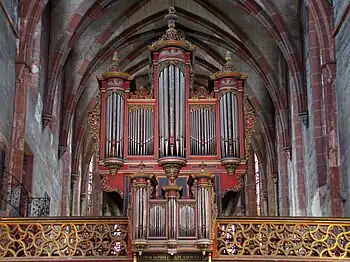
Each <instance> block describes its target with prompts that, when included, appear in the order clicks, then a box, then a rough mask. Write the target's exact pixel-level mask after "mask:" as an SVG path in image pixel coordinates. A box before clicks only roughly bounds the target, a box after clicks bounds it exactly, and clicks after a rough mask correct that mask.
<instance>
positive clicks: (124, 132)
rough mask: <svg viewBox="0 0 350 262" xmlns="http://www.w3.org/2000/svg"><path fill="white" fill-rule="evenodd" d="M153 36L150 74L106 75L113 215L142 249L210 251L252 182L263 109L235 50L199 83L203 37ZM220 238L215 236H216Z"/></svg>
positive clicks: (102, 123) (107, 188)
mask: <svg viewBox="0 0 350 262" xmlns="http://www.w3.org/2000/svg"><path fill="white" fill-rule="evenodd" d="M165 18H166V20H167V22H168V29H167V30H166V32H165V33H164V34H163V35H162V36H161V37H160V38H159V39H158V40H157V41H156V42H154V43H153V44H152V45H150V46H149V57H150V59H149V83H148V84H147V85H145V86H137V85H136V84H135V80H134V78H133V75H130V74H128V73H126V72H123V71H121V69H120V68H119V66H118V63H119V62H118V52H115V55H114V57H113V66H112V67H111V68H110V69H109V70H108V71H107V72H105V73H104V74H103V75H102V76H100V77H98V83H99V88H100V94H99V104H98V105H99V106H98V109H99V112H98V119H99V121H98V125H99V132H98V133H97V132H96V134H95V135H96V140H98V147H99V149H98V150H99V162H98V163H99V167H98V169H99V175H100V177H101V179H102V187H103V191H104V215H122V214H124V215H127V216H128V217H129V222H130V223H131V227H130V228H131V230H132V233H131V234H130V236H131V242H130V243H131V246H130V248H131V249H130V250H132V253H133V255H134V259H135V260H137V258H138V257H139V256H141V255H145V254H148V253H152V252H155V251H156V252H158V253H159V252H160V253H165V254H169V255H174V254H183V253H188V252H192V253H198V254H202V255H203V256H207V257H208V259H210V258H211V256H212V252H213V250H214V249H215V248H217V247H215V244H214V242H213V237H214V227H215V218H216V217H217V216H218V215H234V211H235V210H236V207H237V205H238V204H240V206H241V207H242V208H244V203H240V202H241V199H240V192H241V190H242V188H244V174H245V172H246V154H247V148H248V147H249V143H250V137H251V135H252V130H253V125H254V114H253V113H252V110H251V108H250V105H249V103H248V101H247V100H246V96H245V92H244V82H245V79H246V78H247V75H245V74H242V73H239V72H237V71H236V70H235V69H234V67H233V65H232V62H231V56H230V53H229V52H227V55H226V58H225V59H226V64H225V66H224V67H223V68H222V70H221V71H219V72H216V73H214V74H212V75H208V76H207V77H208V78H207V85H206V86H198V85H196V84H195V83H194V65H195V63H196V61H195V59H194V58H195V56H194V52H196V46H195V45H193V44H192V43H190V42H189V41H187V40H186V39H185V38H184V37H183V35H181V33H179V32H178V31H177V29H176V27H175V22H176V20H177V19H178V17H177V15H176V12H175V9H174V8H173V7H171V8H169V13H168V14H167V15H166V17H165ZM213 245H214V246H213Z"/></svg>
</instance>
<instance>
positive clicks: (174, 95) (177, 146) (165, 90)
mask: <svg viewBox="0 0 350 262" xmlns="http://www.w3.org/2000/svg"><path fill="white" fill-rule="evenodd" d="M158 83H159V99H158V105H159V134H160V137H159V143H160V145H159V153H160V157H165V156H179V157H184V156H185V121H186V119H185V103H186V93H185V77H184V73H183V72H182V71H181V70H180V69H179V68H178V67H176V66H175V65H173V64H171V65H169V66H167V67H165V68H164V70H163V71H162V72H160V74H159V79H158Z"/></svg>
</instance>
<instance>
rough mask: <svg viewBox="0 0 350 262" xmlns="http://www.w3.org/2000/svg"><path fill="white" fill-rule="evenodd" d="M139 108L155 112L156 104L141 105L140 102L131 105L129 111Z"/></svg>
mask: <svg viewBox="0 0 350 262" xmlns="http://www.w3.org/2000/svg"><path fill="white" fill-rule="evenodd" d="M139 109H142V110H145V111H151V112H154V106H153V105H139V104H137V105H136V104H134V105H129V108H128V110H129V112H134V111H137V110H139Z"/></svg>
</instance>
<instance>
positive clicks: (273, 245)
mask: <svg viewBox="0 0 350 262" xmlns="http://www.w3.org/2000/svg"><path fill="white" fill-rule="evenodd" d="M215 223H216V225H217V226H216V232H215V236H216V239H215V241H214V246H213V257H212V258H213V260H214V261H219V260H228V261H236V260H246V261H248V260H252V261H258V260H268V261H277V260H278V261H296V260H299V261H302V260H303V261H339V260H341V261H350V219H330V218H315V219H313V218H265V217H264V218H225V219H224V218H218V219H217V220H216V222H215ZM129 236H130V234H129V227H128V219H127V218H124V217H121V218H119V217H118V218H109V219H103V218H90V217H79V218H77V217H70V218H60V217H50V218H43V219H37V218H36V219H34V218H17V219H15V218H0V261H8V260H13V259H16V260H18V261H29V260H30V261H32V260H38V259H44V260H45V261H48V260H50V261H51V260H53V259H55V260H56V259H61V260H70V259H75V260H76V259H78V260H80V261H87V260H95V261H102V260H109V259H110V260H116V259H122V260H124V261H126V260H129V261H131V260H132V256H131V249H130V247H131V243H130V240H129ZM164 241H165V242H166V240H164ZM165 242H164V243H165ZM145 251H146V250H145ZM190 251H191V250H188V252H190ZM157 254H158V253H157Z"/></svg>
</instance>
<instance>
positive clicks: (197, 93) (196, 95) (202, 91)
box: [190, 86, 215, 99]
mask: <svg viewBox="0 0 350 262" xmlns="http://www.w3.org/2000/svg"><path fill="white" fill-rule="evenodd" d="M190 98H191V99H213V98H215V96H214V92H208V90H207V89H206V88H205V87H204V86H201V87H200V88H198V89H197V90H193V91H192V92H191V93H190Z"/></svg>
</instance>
